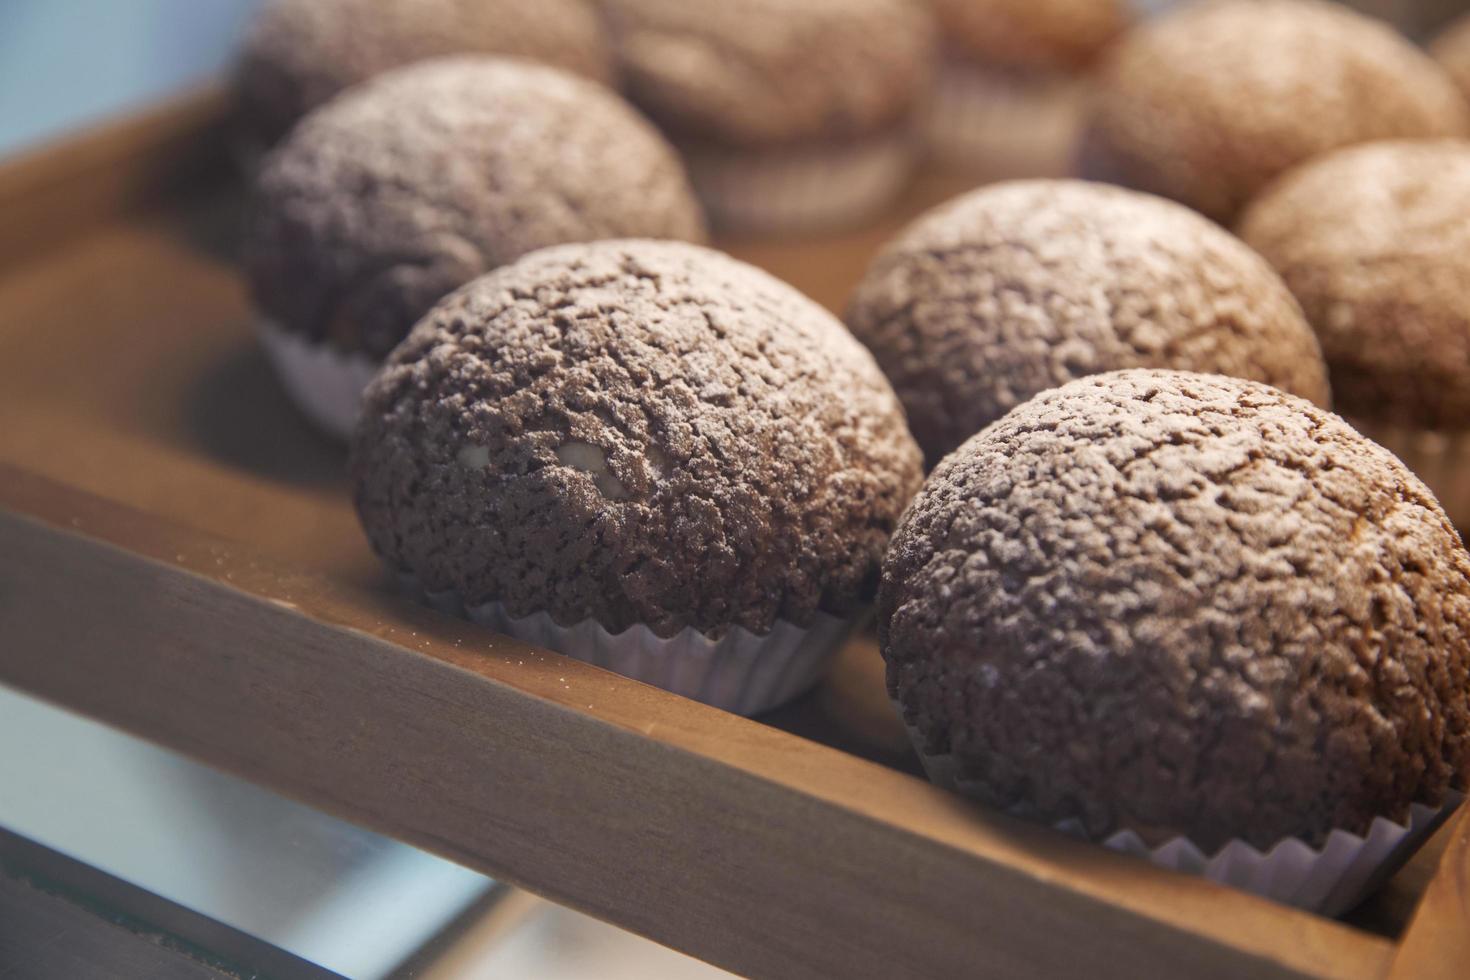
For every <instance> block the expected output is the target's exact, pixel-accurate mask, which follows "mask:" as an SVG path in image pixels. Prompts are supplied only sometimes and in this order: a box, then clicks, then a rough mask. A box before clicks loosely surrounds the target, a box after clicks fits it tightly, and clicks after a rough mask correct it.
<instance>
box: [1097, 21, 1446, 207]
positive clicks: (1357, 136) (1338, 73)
mask: <svg viewBox="0 0 1470 980" xmlns="http://www.w3.org/2000/svg"><path fill="white" fill-rule="evenodd" d="M1467 133H1470V109H1467V108H1466V104H1465V100H1464V99H1463V98H1462V97H1461V95H1460V93H1459V92H1457V91H1456V90H1455V86H1454V85H1453V83H1451V81H1450V79H1449V78H1448V76H1446V75H1445V73H1444V71H1443V70H1442V69H1440V67H1439V66H1438V65H1436V64H1435V63H1434V62H1433V61H1432V60H1430V59H1429V57H1428V56H1426V55H1425V54H1424V53H1423V52H1421V51H1420V50H1419V49H1417V48H1415V47H1414V46H1413V45H1412V44H1410V43H1409V42H1408V41H1407V40H1405V39H1404V38H1402V37H1400V36H1399V35H1398V34H1397V33H1395V32H1394V31H1393V30H1392V29H1391V28H1390V27H1389V26H1388V25H1386V24H1383V23H1381V22H1379V21H1375V20H1373V19H1371V18H1368V17H1364V16H1362V15H1361V14H1356V13H1354V12H1352V11H1350V10H1347V9H1345V8H1344V7H1342V6H1340V5H1338V4H1335V3H1328V2H1326V0H1209V2H1204V3H1195V4H1186V5H1184V6H1182V7H1181V8H1179V9H1178V10H1177V11H1175V12H1173V13H1169V14H1165V15H1164V16H1162V17H1160V18H1158V19H1156V20H1153V21H1151V22H1149V23H1147V24H1144V25H1142V26H1140V27H1138V28H1136V29H1135V30H1133V31H1131V32H1129V33H1128V34H1127V35H1126V36H1125V37H1124V38H1123V39H1122V40H1121V41H1120V42H1119V43H1118V44H1117V45H1115V46H1114V47H1113V48H1112V49H1111V50H1110V51H1109V52H1108V54H1107V56H1106V57H1105V58H1104V59H1103V61H1102V64H1101V65H1100V69H1099V73H1098V78H1097V83H1096V87H1095V89H1094V90H1093V93H1092V95H1091V97H1090V100H1089V107H1088V122H1087V126H1086V129H1085V133H1084V137H1083V139H1082V144H1081V150H1080V152H1079V163H1080V167H1081V171H1082V174H1083V176H1086V177H1090V178H1094V179H1099V180H1108V181H1112V182H1114V183H1120V184H1124V185H1126V186H1129V187H1135V188H1137V189H1139V190H1144V191H1150V192H1152V193H1155V194H1161V195H1163V196H1164V197H1170V198H1174V199H1175V200H1178V201H1182V202H1184V203H1185V204H1188V205H1189V206H1190V207H1192V208H1194V209H1196V210H1198V211H1201V212H1203V213H1204V214H1206V215H1208V216H1209V217H1211V218H1214V219H1216V220H1217V221H1222V222H1223V221H1230V220H1232V219H1233V218H1234V217H1235V215H1236V214H1237V212H1238V211H1239V210H1240V208H1241V207H1243V206H1244V205H1245V204H1246V202H1247V201H1249V200H1250V199H1251V198H1252V197H1253V196H1255V194H1256V193H1257V192H1258V191H1259V190H1260V189H1261V188H1262V187H1263V186H1264V185H1265V184H1266V183H1267V182H1268V181H1269V180H1271V178H1273V177H1275V176H1276V175H1277V174H1279V173H1281V172H1282V171H1284V170H1286V169H1288V168H1289V167H1292V166H1294V165H1296V164H1298V163H1301V162H1303V161H1305V160H1307V159H1309V158H1311V157H1314V156H1317V155H1318V154H1321V153H1325V152H1327V151H1328V150H1332V149H1336V148H1338V147H1341V146H1348V145H1350V144H1353V143H1365V142H1368V141H1370V140H1377V139H1394V138H1401V137H1436V136H1451V137H1459V136H1464V135H1466V134H1467Z"/></svg>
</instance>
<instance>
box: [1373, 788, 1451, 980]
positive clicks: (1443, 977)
mask: <svg viewBox="0 0 1470 980" xmlns="http://www.w3.org/2000/svg"><path fill="white" fill-rule="evenodd" d="M1444 836H1445V837H1446V839H1447V843H1446V844H1445V848H1444V854H1443V856H1442V857H1441V858H1440V861H1439V870H1438V872H1437V873H1436V874H1435V875H1434V877H1433V878H1432V879H1430V882H1429V887H1428V889H1427V890H1426V891H1425V893H1424V897H1423V899H1422V900H1421V901H1420V902H1419V909H1418V911H1417V912H1416V913H1415V914H1414V919H1413V921H1412V922H1410V924H1409V928H1408V930H1407V931H1406V932H1405V933H1404V937H1403V940H1402V942H1401V943H1400V945H1399V949H1398V954H1397V955H1396V956H1395V957H1394V960H1393V967H1392V969H1391V970H1390V973H1389V976H1391V977H1392V978H1394V980H1463V978H1464V977H1466V976H1470V807H1462V808H1461V811H1460V813H1459V814H1458V815H1457V816H1456V817H1455V818H1454V819H1453V820H1452V821H1451V823H1450V826H1449V828H1448V830H1447V833H1446V834H1445V835H1444Z"/></svg>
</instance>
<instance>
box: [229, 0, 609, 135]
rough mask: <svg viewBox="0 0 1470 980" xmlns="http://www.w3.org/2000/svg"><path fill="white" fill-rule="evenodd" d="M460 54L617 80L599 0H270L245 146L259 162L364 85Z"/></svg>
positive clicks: (245, 81) (239, 78)
mask: <svg viewBox="0 0 1470 980" xmlns="http://www.w3.org/2000/svg"><path fill="white" fill-rule="evenodd" d="M454 54H480V55H509V56H515V57H522V58H527V59H529V60H532V61H539V62H543V63H545V64H548V65H552V66H555V67H558V68H562V69H565V70H567V71H570V72H574V73H576V74H579V75H582V76H584V77H586V78H590V79H593V80H594V81H599V82H610V81H611V80H612V77H613V68H612V52H611V49H610V46H609V45H608V42H607V38H606V37H605V35H604V33H603V30H602V26H601V24H600V23H599V21H598V16H597V10H596V8H595V7H594V5H593V3H592V2H591V0H537V2H536V3H525V2H524V0H266V2H265V4H264V5H263V6H262V8H261V10H260V11H259V13H258V14H257V15H256V18H255V21H254V23H253V24H252V25H251V28H250V30H249V32H248V33H247V34H246V37H245V41H244V45H243V47H242V50H241V53H240V59H239V62H238V64H237V65H236V67H235V88H236V91H237V93H238V98H239V105H238V117H239V119H238V122H239V127H240V130H241V132H240V134H239V135H240V138H241V142H242V149H244V150H245V151H246V152H247V153H251V154H253V155H255V156H258V155H259V154H260V153H262V152H264V151H265V150H267V149H269V148H270V147H271V146H273V145H275V143H276V142H277V141H279V140H280V139H281V137H283V136H285V135H286V133H287V132H289V131H290V129H291V127H292V126H294V125H295V124H296V122H297V120H299V119H300V118H301V117H302V116H305V115H306V114H307V113H308V112H310V111H311V110H312V109H315V108H316V107H317V106H319V105H321V104H323V103H324V102H326V101H327V100H328V99H330V98H332V97H333V96H335V95H336V94H337V93H339V92H341V91H342V90H343V89H346V88H349V87H350V86H352V85H355V84H357V83H358V82H362V81H365V80H367V79H368V78H371V77H373V76H374V75H378V74H381V73H382V72H385V71H388V70H389V69H392V68H398V67H401V66H403V65H406V64H409V63H410V62H414V61H420V60H423V59H425V58H434V57H442V56H445V55H454Z"/></svg>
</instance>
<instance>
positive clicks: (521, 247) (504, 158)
mask: <svg viewBox="0 0 1470 980" xmlns="http://www.w3.org/2000/svg"><path fill="white" fill-rule="evenodd" d="M704 234H705V231H704V223H703V217H702V215H701V213H700V210H699V205H698V203H697V201H696V200H695V198H694V196H693V192H692V191H691V190H690V189H689V184H688V181H687V179H686V177H685V176H684V172H683V169H682V167H681V166H680V164H679V159H678V156H677V155H676V154H675V153H674V151H673V150H672V149H671V148H670V147H669V146H668V144H667V143H665V142H664V141H663V139H662V138H661V137H660V136H659V135H658V133H657V131H655V130H654V129H653V127H652V126H650V125H649V124H648V123H647V122H646V121H644V120H643V119H642V118H640V117H639V116H638V114H637V113H636V112H634V111H633V110H632V109H631V108H629V107H628V106H627V105H626V104H625V103H623V102H622V100H621V99H619V98H618V97H617V96H616V95H614V94H613V93H611V92H610V91H608V90H607V89H604V88H603V87H601V86H599V85H595V84H593V83H592V82H588V81H585V80H583V79H580V78H577V77H575V76H573V75H569V74H567V73H565V72H562V71H559V70H556V69H553V68H547V67H543V66H538V65H534V64H531V63H529V62H524V61H519V60H515V59H500V58H478V57H460V58H447V59H436V60H429V61H423V62H419V63H417V64H414V65H410V66H409V67H407V68H400V69H397V70H395V71H392V72H388V73H386V74H384V75H381V76H379V77H377V78H375V79H373V80H371V81H368V82H364V83H363V84H362V85H360V86H358V87H356V88H354V89H352V90H351V91H348V92H345V93H343V94H342V95H341V96H339V97H338V98H336V99H334V100H333V101H331V102H329V103H328V104H327V105H325V106H322V107H321V108H320V109H318V110H316V111H314V112H313V113H312V114H311V115H309V116H308V117H307V118H306V119H305V120H303V121H302V123H301V125H299V126H298V127H297V128H296V129H295V130H294V131H293V132H292V134H291V136H290V137H289V138H288V139H287V140H286V141H285V142H284V143H283V144H282V145H281V146H280V147H279V148H278V149H277V150H276V151H274V152H273V153H272V154H271V155H270V157H269V158H268V160H267V162H266V164H265V166H264V168H263V170H262V173H261V176H260V179H259V182H258V187H257V189H256V195H255V201H254V205H253V208H252V210H251V221H250V228H249V232H248V235H247V239H248V240H247V243H246V268H247V272H248V275H249V279H250V286H251V292H252V295H253V297H254V300H255V304H256V306H257V308H258V309H259V310H260V312H261V314H262V315H263V317H264V321H263V325H262V329H261V333H262V336H263V338H264V340H265V343H266V346H267V349H268V351H269V352H270V354H271V356H272V358H273V360H274V361H275V362H276V366H277V368H278V369H279V371H280V374H281V376H282V379H283V380H284V382H285V385H286V388H287V390H288V391H289V392H290V393H291V394H292V396H293V397H294V398H295V399H296V400H297V401H298V402H299V403H300V404H301V406H302V408H303V409H304V410H305V411H306V413H307V415H308V416H309V417H310V418H312V419H313V420H314V421H315V422H317V423H318V424H319V425H320V426H322V427H323V428H324V429H326V430H327V431H328V432H332V433H335V434H339V435H342V436H344V437H345V435H346V433H347V431H348V430H349V429H350V428H351V425H352V419H353V417H354V415H355V414H356V409H357V401H358V396H359V394H360V392H361V391H362V388H363V386H364V385H365V384H366V382H367V381H368V380H369V379H370V378H371V377H372V374H373V373H374V372H375V371H376V369H377V366H378V365H379V364H380V363H381V362H382V360H383V358H384V357H386V356H387V354H388V352H389V351H391V350H392V349H393V347H394V346H395V345H396V344H397V343H398V342H399V341H400V340H402V339H403V338H404V336H405V335H406V334H407V333H408V331H409V328H410V327H412V326H413V325H414V323H415V322H417V321H418V319H419V318H420V317H422V316H423V315H424V314H425V313H426V312H428V310H429V308H430V307H432V306H433V305H434V304H435V303H436V302H437V301H438V300H439V299H440V298H441V297H443V296H444V295H445V294H447V293H449V292H450V291H451V290H453V289H455V288H457V287H458V286H460V285H462V284H463V283H465V282H468V281H469V280H470V279H473V278H475V277H476V276H478V275H480V274H482V273H484V272H488V271H489V270H491V269H494V268H496V267H497V266H501V265H504V264H505V263H507V262H510V261H512V260H514V259H516V258H518V257H519V256H521V255H522V254H524V253H526V252H529V251H532V250H534V249H537V248H541V247H543V246H546V245H555V244H560V243H563V242H572V241H590V240H593V239H598V238H613V237H619V236H626V235H639V236H645V237H651V238H681V239H692V240H696V241H698V240H702V239H703V238H704Z"/></svg>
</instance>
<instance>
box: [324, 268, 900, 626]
mask: <svg viewBox="0 0 1470 980" xmlns="http://www.w3.org/2000/svg"><path fill="white" fill-rule="evenodd" d="M351 472H352V477H353V482H354V485H355V493H356V502H357V508H358V513H359V515H360V517H361V520H362V524H363V527H364V529H365V530H366V531H367V534H368V537H369V539H370V540H371V542H372V544H373V547H374V548H375V549H376V550H377V552H378V553H379V554H380V555H381V556H382V557H383V558H384V559H385V561H386V562H387V563H388V564H389V565H391V566H393V567H396V568H398V569H401V570H406V571H408V572H411V573H412V574H413V575H414V576H415V577H416V578H417V579H418V580H419V582H420V584H421V585H422V586H423V587H424V588H426V589H427V590H429V591H454V592H456V593H458V594H459V596H460V597H461V598H462V599H464V600H465V601H466V602H468V603H469V604H471V605H473V604H478V603H483V602H488V601H499V602H501V603H503V604H504V605H505V606H506V607H507V609H508V610H509V612H510V613H511V615H513V616H524V615H529V614H532V613H538V612H545V613H549V614H550V615H551V616H552V618H553V619H554V620H556V621H557V622H558V623H561V624H563V625H571V624H574V623H577V622H581V621H584V620H586V619H589V618H591V619H595V620H596V621H597V622H598V623H600V624H601V625H602V626H603V627H604V628H606V629H607V630H609V631H610V632H613V633H619V632H622V631H623V630H625V629H627V628H628V627H629V626H631V625H634V624H636V623H643V624H646V625H648V626H649V627H651V628H652V629H653V630H654V631H655V632H656V633H657V634H658V635H660V636H671V635H673V634H674V633H676V632H678V631H679V630H680V629H682V628H684V627H693V628H694V629H697V630H699V631H701V632H704V633H706V634H707V635H712V636H713V635H718V634H721V633H723V632H724V631H725V630H727V629H728V628H730V627H732V626H740V627H744V628H745V629H747V630H750V631H751V632H753V633H758V634H760V633H765V632H767V631H769V630H770V629H771V628H772V626H773V625H774V624H775V622H776V620H777V619H778V618H779V619H785V620H788V621H790V622H792V623H795V624H796V625H798V626H808V625H810V624H811V623H812V621H813V618H814V616H815V614H816V613H817V612H818V611H824V612H829V613H833V614H835V615H839V616H841V615H846V614H849V613H852V612H853V611H854V610H855V608H856V607H857V606H858V605H859V604H860V603H862V602H864V601H866V600H867V599H869V598H871V595H872V593H873V591H874V589H875V587H876V584H877V575H878V565H879V561H880V560H881V556H882V553H883V548H884V546H885V545H886V544H887V541H888V536H889V534H890V533H891V531H892V529H893V526H894V524H895V523H896V521H897V520H898V516H899V514H900V512H901V511H902V509H903V507H904V505H905V504H906V503H907V502H908V500H909V498H910V497H911V496H912V495H913V493H914V491H915V490H916V489H917V488H918V485H919V483H920V481H921V479H922V470H921V464H920V457H919V451H918V448H917V447H916V446H915V445H914V443H913V440H912V438H911V437H910V436H909V434H908V431H907V429H906V428H905V427H904V421H903V411H902V409H901V408H900V407H899V404H898V400H897V399H896V398H895V397H894V395H893V392H892V389H890V388H889V386H888V383H887V381H885V380H884V378H883V375H882V373H881V372H880V371H879V370H878V368H877V365H875V364H874V363H873V360H872V357H871V356H870V355H869V354H868V353H867V351H865V350H864V349H863V348H862V345H860V344H859V343H857V341H856V340H854V339H853V338H852V336H851V335H850V334H849V333H848V332H847V331H846V330H844V329H843V327H842V325H841V324H840V323H838V322H837V321H836V320H835V319H834V318H833V317H832V316H831V315H830V314H828V313H827V312H826V311H824V310H822V309H821V308H820V307H819V306H817V305H816V304H815V303H813V302H812V301H810V300H808V299H806V298H805V297H804V296H802V295H801V294H800V293H798V292H796V291H795V290H794V289H792V288H791V287H789V286H787V285H785V284H784V283H781V282H779V281H778V280H776V279H774V278H772V277H770V276H768V275H766V274H765V273H763V272H761V271H759V270H757V269H755V268H753V267H751V266H747V265H745V264H743V263H740V262H737V261H735V260H734V259H731V258H729V257H727V256H724V255H721V254H719V253H717V252H713V251H710V250H708V249H704V248H700V247H697V246H692V245H686V244H680V243H673V242H652V241H609V242H598V243H592V244H585V245H568V246H560V247H556V248H549V249H544V250H542V251H539V252H536V253H533V254H531V255H528V256H526V257H524V258H523V259H521V260H520V261H519V262H516V263H515V264H513V265H510V266H507V267H505V268H503V269H500V270H498V271H496V272H493V273H491V274H489V275H487V276H484V277H482V278H480V279H478V280H476V281H474V282H472V283H470V284H469V285H467V286H465V287H464V288H463V289H461V290H459V291H458V292H456V293H454V294H453V295H452V296H450V297H448V298H447V299H445V301H444V302H442V303H441V304H439V306H437V307H436V308H435V309H434V310H433V312H432V313H430V314H429V315H428V316H427V317H425V318H424V320H423V321H422V322H421V323H419V324H418V325H417V326H416V327H415V328H414V330H413V332H412V333H411V334H410V335H409V337H408V339H407V340H406V341H405V342H404V343H403V344H402V345H401V346H400V347H399V348H398V349H397V350H396V351H395V352H394V353H393V356H392V357H391V358H389V360H388V363H387V365H386V366H385V367H384V369H383V371H382V372H381V374H380V375H379V376H378V378H377V380H376V381H375V382H374V383H373V384H372V385H371V386H370V387H369V388H368V391H367V394H366V396H365V405H364V408H363V412H362V417H361V421H360V422H359V424H358V428H357V432H356V434H355V437H354V440H353V450H352V462H351Z"/></svg>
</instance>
